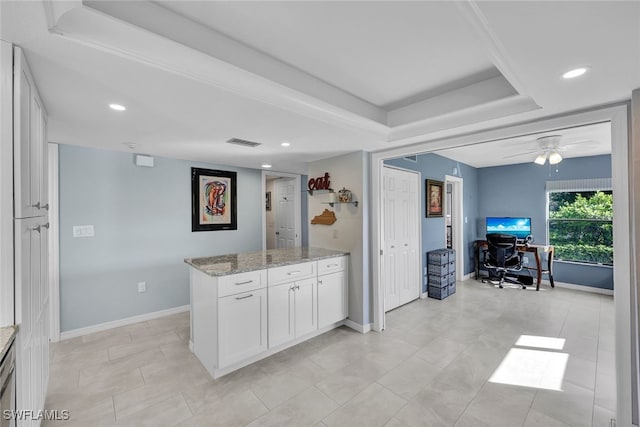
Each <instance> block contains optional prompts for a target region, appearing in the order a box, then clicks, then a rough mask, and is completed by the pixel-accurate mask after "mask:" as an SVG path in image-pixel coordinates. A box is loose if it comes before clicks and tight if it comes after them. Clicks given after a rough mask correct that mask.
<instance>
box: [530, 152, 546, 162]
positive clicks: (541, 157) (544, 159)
mask: <svg viewBox="0 0 640 427" xmlns="http://www.w3.org/2000/svg"><path fill="white" fill-rule="evenodd" d="M533 162H534V163H535V164H538V165H544V164H545V163H546V162H547V153H542V154H540V155H539V156H538V157H536V159H535V160H534V161H533Z"/></svg>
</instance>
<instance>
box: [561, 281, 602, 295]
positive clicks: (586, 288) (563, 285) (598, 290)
mask: <svg viewBox="0 0 640 427" xmlns="http://www.w3.org/2000/svg"><path fill="white" fill-rule="evenodd" d="M554 285H556V286H557V287H558V288H566V289H573V290H575V291H582V292H591V293H593V294H601V295H610V296H613V290H611V289H602V288H594V287H591V286H584V285H576V284H573V283H565V282H558V281H557V280H554Z"/></svg>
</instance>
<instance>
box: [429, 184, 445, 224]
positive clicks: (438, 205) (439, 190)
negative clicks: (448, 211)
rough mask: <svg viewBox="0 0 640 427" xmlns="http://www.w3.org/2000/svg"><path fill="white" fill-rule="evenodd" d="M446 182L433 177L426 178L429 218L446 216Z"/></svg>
mask: <svg viewBox="0 0 640 427" xmlns="http://www.w3.org/2000/svg"><path fill="white" fill-rule="evenodd" d="M443 189H444V182H442V181H436V180H433V179H427V180H425V202H426V205H427V206H426V213H427V215H426V216H427V218H438V217H442V216H444V212H443V209H442V200H443V193H444V191H443Z"/></svg>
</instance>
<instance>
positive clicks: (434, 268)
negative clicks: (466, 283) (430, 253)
mask: <svg viewBox="0 0 640 427" xmlns="http://www.w3.org/2000/svg"><path fill="white" fill-rule="evenodd" d="M448 273H449V264H447V263H444V264H442V265H440V264H427V274H428V275H429V276H432V275H433V276H446V275H447V274H448Z"/></svg>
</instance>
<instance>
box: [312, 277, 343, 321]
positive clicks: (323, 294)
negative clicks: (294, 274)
mask: <svg viewBox="0 0 640 427" xmlns="http://www.w3.org/2000/svg"><path fill="white" fill-rule="evenodd" d="M346 283H347V281H346V275H345V271H339V272H336V273H331V274H325V275H322V276H318V327H319V328H323V327H325V326H328V325H331V324H333V323H336V322H339V321H341V320H343V319H345V318H346V317H347V285H346Z"/></svg>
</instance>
